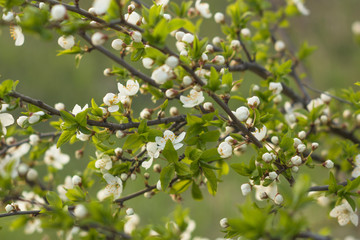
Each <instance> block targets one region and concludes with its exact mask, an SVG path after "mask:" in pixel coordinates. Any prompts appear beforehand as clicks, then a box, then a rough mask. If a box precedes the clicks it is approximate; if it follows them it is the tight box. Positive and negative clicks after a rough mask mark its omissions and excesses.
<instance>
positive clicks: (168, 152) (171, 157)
mask: <svg viewBox="0 0 360 240" xmlns="http://www.w3.org/2000/svg"><path fill="white" fill-rule="evenodd" d="M162 154H163V155H164V157H165V158H166V160H168V161H169V162H177V161H178V155H177V152H176V150H175V149H174V146H173V144H172V142H171V141H170V140H167V142H166V145H165V148H164V150H163V151H162Z"/></svg>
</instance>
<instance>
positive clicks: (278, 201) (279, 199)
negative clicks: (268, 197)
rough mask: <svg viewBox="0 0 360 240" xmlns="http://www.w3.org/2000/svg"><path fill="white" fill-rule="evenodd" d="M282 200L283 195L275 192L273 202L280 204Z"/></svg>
mask: <svg viewBox="0 0 360 240" xmlns="http://www.w3.org/2000/svg"><path fill="white" fill-rule="evenodd" d="M283 202H284V198H283V196H282V195H281V194H280V193H278V194H276V196H275V198H274V203H275V204H277V205H280V204H282V203H283Z"/></svg>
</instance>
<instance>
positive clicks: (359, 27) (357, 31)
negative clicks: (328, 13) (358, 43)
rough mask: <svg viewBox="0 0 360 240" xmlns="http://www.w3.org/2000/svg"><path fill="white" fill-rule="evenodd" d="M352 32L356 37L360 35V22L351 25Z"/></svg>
mask: <svg viewBox="0 0 360 240" xmlns="http://www.w3.org/2000/svg"><path fill="white" fill-rule="evenodd" d="M351 31H352V33H353V34H354V35H357V36H359V35H360V21H355V22H353V24H352V25H351Z"/></svg>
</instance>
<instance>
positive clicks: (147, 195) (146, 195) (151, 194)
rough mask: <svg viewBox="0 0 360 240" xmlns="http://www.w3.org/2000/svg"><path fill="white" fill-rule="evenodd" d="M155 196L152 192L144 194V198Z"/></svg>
mask: <svg viewBox="0 0 360 240" xmlns="http://www.w3.org/2000/svg"><path fill="white" fill-rule="evenodd" d="M152 196H153V193H152V192H146V193H144V197H145V198H149V199H150V198H151V197H152Z"/></svg>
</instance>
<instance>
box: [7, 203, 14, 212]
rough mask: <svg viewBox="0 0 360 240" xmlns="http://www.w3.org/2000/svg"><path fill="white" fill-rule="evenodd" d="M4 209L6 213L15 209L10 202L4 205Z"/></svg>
mask: <svg viewBox="0 0 360 240" xmlns="http://www.w3.org/2000/svg"><path fill="white" fill-rule="evenodd" d="M5 211H6V212H7V213H10V212H12V211H15V208H14V206H13V205H12V204H7V205H6V207H5Z"/></svg>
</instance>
